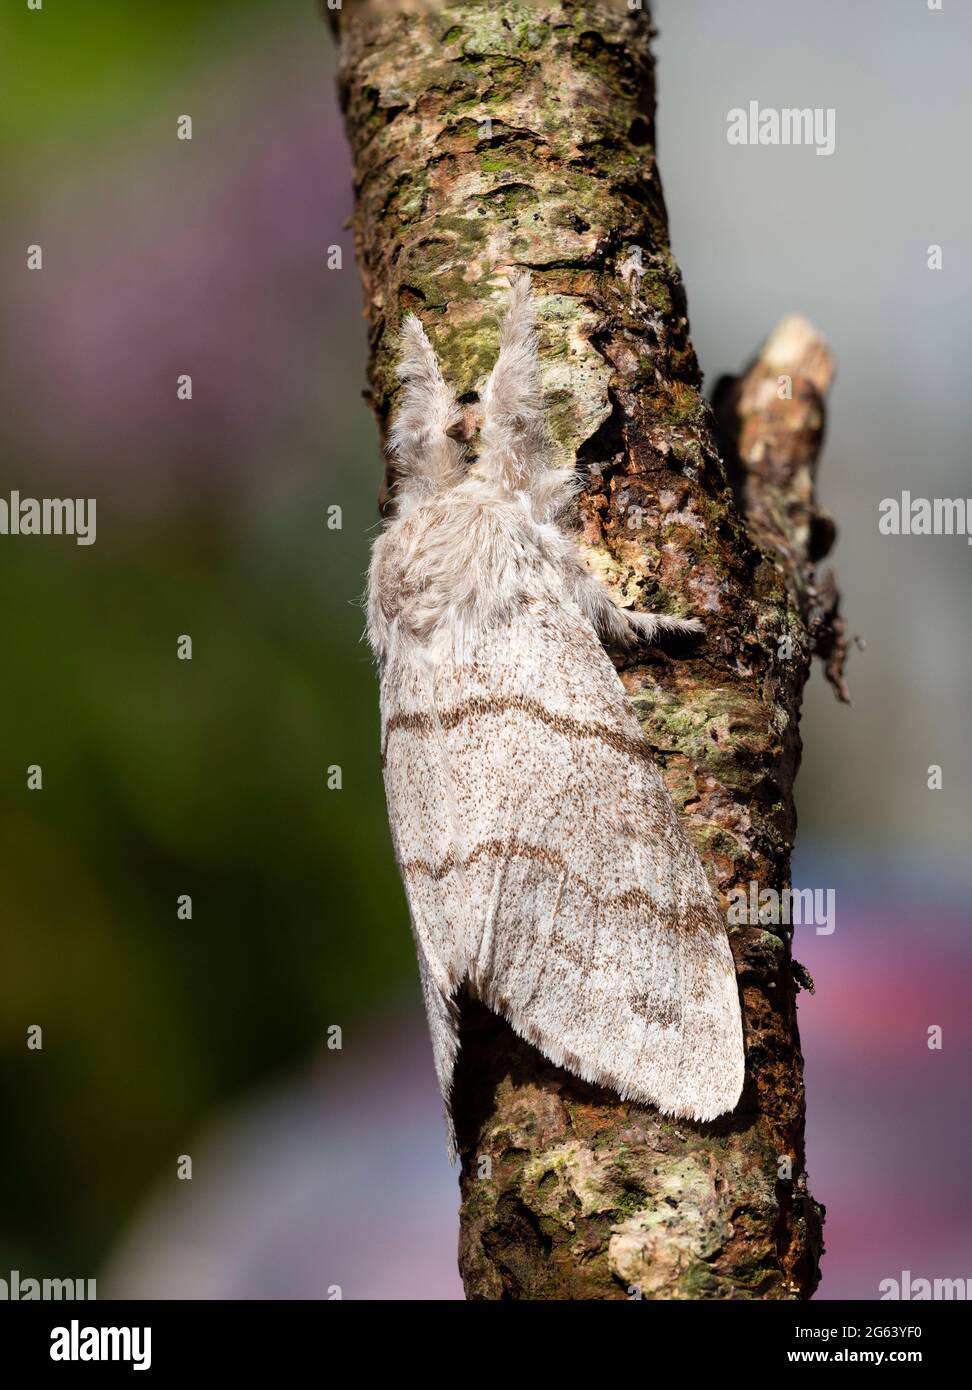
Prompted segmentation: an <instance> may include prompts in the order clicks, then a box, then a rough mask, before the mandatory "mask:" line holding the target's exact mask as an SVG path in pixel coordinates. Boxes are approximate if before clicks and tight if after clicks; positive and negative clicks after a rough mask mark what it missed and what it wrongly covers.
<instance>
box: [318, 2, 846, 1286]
mask: <svg viewBox="0 0 972 1390" xmlns="http://www.w3.org/2000/svg"><path fill="white" fill-rule="evenodd" d="M332 18H333V19H334V21H335V24H336V29H337V32H338V35H339V43H340V89H341V96H342V103H343V106H344V110H345V114H346V119H347V127H348V134H349V137H350V140H351V145H352V149H353V153H354V177H355V190H356V211H355V218H354V229H355V241H356V248H357V254H358V262H359V266H360V269H361V274H362V280H363V284H364V290H365V303H366V313H367V316H368V320H369V325H370V345H371V362H370V369H369V371H370V381H371V400H372V404H373V407H374V410H375V413H376V416H377V418H378V421H379V425H380V426H381V428H382V429H383V428H384V422H385V421H386V420H387V418H388V415H389V410H390V407H391V403H392V399H393V396H394V391H395V387H396V382H395V379H394V376H393V370H392V369H393V353H394V332H395V329H396V328H397V325H398V323H399V321H400V319H401V316H402V315H403V314H404V313H405V312H406V311H407V310H414V311H415V312H417V313H418V314H419V315H420V317H421V318H422V320H423V322H424V324H425V326H426V329H427V331H428V332H429V334H430V337H431V338H432V341H433V343H434V345H435V348H436V350H437V352H438V354H439V356H440V359H441V360H442V362H443V366H444V369H445V371H446V374H447V375H448V376H449V378H450V380H452V381H453V382H455V383H456V384H457V386H458V389H459V390H460V391H461V392H462V391H465V392H475V391H476V390H477V389H478V388H479V386H480V385H481V379H482V377H483V375H484V373H485V372H486V370H487V369H488V367H489V366H490V365H491V363H492V361H493V358H494V356H495V351H496V337H497V332H496V323H495V316H494V315H495V309H496V306H497V303H498V298H499V293H500V289H501V287H502V286H503V284H504V283H505V271H506V270H507V268H508V267H510V266H513V265H517V266H522V267H529V268H531V269H532V270H533V272H534V277H533V278H534V285H535V294H536V297H537V301H538V309H539V322H540V328H541V358H542V362H543V369H544V386H545V390H546V394H547V399H548V401H549V404H550V409H551V417H552V426H553V431H554V435H555V437H556V440H557V442H558V444H559V446H560V448H561V449H562V450H563V452H564V453H565V455H567V456H569V457H571V458H572V459H574V460H575V461H576V464H577V467H578V469H579V470H580V472H581V474H582V477H583V479H584V484H585V485H584V491H583V494H582V496H581V499H580V502H579V506H578V512H579V524H580V528H581V535H582V539H583V544H584V549H585V556H586V559H587V561H588V563H589V564H590V565H591V566H592V567H593V568H596V569H597V570H598V571H599V572H600V573H601V574H602V575H603V577H604V578H605V580H606V581H607V582H608V583H609V584H611V585H613V586H615V587H616V588H617V589H618V590H619V591H620V592H621V593H622V595H624V597H625V600H626V601H627V602H629V603H630V604H632V605H634V606H637V607H640V608H655V609H660V610H662V611H668V612H672V613H678V614H683V615H696V616H699V617H701V618H702V619H703V620H704V622H705V625H706V639H705V641H704V643H703V644H702V645H701V646H687V647H686V649H685V650H683V651H676V650H675V649H674V648H669V649H667V650H666V651H665V652H662V651H657V650H656V651H652V652H651V653H650V654H648V655H644V654H642V655H641V656H639V657H637V658H631V657H629V658H626V659H625V661H624V662H622V661H621V660H620V659H619V662H618V664H619V670H620V673H621V678H622V680H623V682H624V684H625V686H626V688H627V690H628V692H629V695H630V697H631V699H632V702H633V704H634V707H635V709H636V710H637V712H638V714H639V717H640V719H641V721H642V725H643V727H644V730H645V734H646V737H647V739H648V741H649V743H650V744H651V745H652V747H653V748H654V750H655V753H656V757H657V760H658V763H659V766H660V767H661V769H662V771H663V774H664V776H665V779H666V782H667V785H668V787H669V790H670V791H671V794H672V796H673V798H674V801H675V804H676V806H677V807H678V809H679V811H680V813H681V815H682V816H683V818H684V821H685V824H686V827H687V829H688V831H689V834H690V835H691V837H692V838H693V840H694V843H695V844H696V846H697V848H698V850H699V852H700V854H701V856H702V859H703V862H704V863H705V865H706V867H707V870H708V872H709V875H710V878H711V881H712V883H713V886H714V888H715V889H716V891H717V893H719V894H720V895H721V896H722V898H723V901H725V896H726V894H727V893H728V892H729V891H730V890H731V889H733V888H736V887H740V886H742V887H746V886H748V885H749V883H750V882H753V881H755V882H757V883H758V884H759V885H760V887H761V888H762V887H775V888H777V889H782V888H783V887H785V886H787V885H788V882H789V856H790V850H791V847H792V843H793V836H794V831H795V818H794V809H793V797H792V789H793V779H794V776H795V774H796V769H797V765H798V762H799V757H800V740H799V734H798V717H799V708H800V701H801V695H802V689H803V685H804V682H805V679H806V676H807V673H808V670H809V664H810V654H811V650H812V648H813V646H814V645H816V646H817V648H818V650H820V651H821V652H822V653H824V651H825V644H826V633H827V632H828V631H829V632H830V633H831V634H832V637H831V641H832V645H831V649H830V653H829V659H830V661H831V665H832V669H833V670H834V672H835V676H836V677H837V678H838V679H839V676H840V670H841V663H842V655H841V651H842V649H841V648H840V642H841V641H842V637H841V634H840V631H839V629H838V627H837V625H836V621H835V615H836V606H835V605H834V606H833V607H832V611H831V613H830V618H829V621H830V623H831V626H830V628H829V629H828V627H827V623H828V614H827V600H826V590H825V589H824V588H823V586H817V585H816V584H815V581H814V577H813V571H812V565H813V561H814V560H815V559H816V558H817V555H818V553H819V548H820V545H821V544H822V541H823V535H824V532H825V530H826V525H825V522H824V521H823V519H822V514H821V513H819V511H818V510H817V508H816V503H815V500H814V496H813V468H814V462H815V458H816V452H817V449H818V447H819V442H820V433H821V428H822V407H821V396H822V392H823V390H824V389H825V387H826V383H827V379H829V370H830V369H829V354H827V353H826V349H825V347H824V346H823V345H822V343H820V341H819V339H816V338H814V339H813V340H812V341H813V345H814V351H812V352H811V351H810V343H811V340H810V339H809V338H808V337H807V335H806V334H804V335H803V337H802V339H801V340H800V341H801V343H802V346H801V348H800V350H799V351H795V349H793V348H792V346H791V345H790V342H791V338H792V337H793V334H792V333H791V332H790V331H789V330H788V333H789V336H787V334H784V335H783V337H782V339H781V338H780V335H779V334H777V335H774V338H771V339H770V342H769V344H768V345H767V349H764V353H763V355H762V357H761V358H760V360H759V362H758V363H757V364H756V365H755V366H754V368H753V369H752V370H751V372H750V373H749V374H747V376H746V378H745V379H744V380H743V382H742V383H738V384H737V385H736V386H735V387H733V388H732V389H729V388H727V389H726V391H725V392H724V393H723V400H722V404H723V407H724V408H726V409H728V410H729V414H728V417H726V418H728V419H729V420H730V421H734V422H735V423H734V424H733V425H732V429H733V437H734V439H735V441H736V448H735V450H734V451H733V462H734V467H733V472H732V475H731V479H730V476H729V475H727V472H726V468H725V467H724V465H723V462H722V459H721V457H720V453H719V447H718V444H717V437H716V426H715V420H714V417H713V414H712V412H711V410H710V408H709V406H708V405H707V403H706V401H705V399H704V397H703V396H702V393H701V376H700V372H699V368H698V364H697V362H696V358H695V354H694V351H693V349H692V346H691V343H690V340H689V336H688V322H687V317H686V304H685V293H684V289H683V286H682V281H681V276H680V274H679V271H678V268H677V266H676V265H675V262H674V260H673V258H672V254H671V250H670V247H669V238H668V227H667V217H666V212H665V206H664V200H663V198H662V192H661V185H660V182H659V177H658V171H657V167H656V164H655V157H654V66H653V59H652V54H651V51H650V38H651V27H650V23H649V21H648V18H647V16H646V15H645V14H644V13H640V12H637V11H635V12H629V11H628V10H627V8H626V7H625V6H623V5H618V4H610V3H596V2H595V0H562V3H560V4H551V5H546V6H543V7H541V8H537V7H535V6H531V5H528V4H524V3H491V4H489V5H482V4H476V3H452V4H447V5H445V6H444V7H436V8H435V9H433V10H432V11H431V12H429V11H428V10H427V9H425V10H424V12H422V13H418V14H409V15H406V14H403V13H402V12H401V11H393V10H392V9H391V7H390V6H389V5H388V4H384V3H379V0H357V3H346V5H345V8H344V10H343V11H341V12H340V13H335V14H333V15H332ZM797 336H799V335H797ZM767 352H768V355H767ZM780 362H786V363H789V364H790V365H791V366H792V367H793V373H792V374H793V379H794V391H793V395H792V399H790V400H787V401H777V400H776V399H775V397H774V401H770V399H769V396H768V394H767V393H766V391H765V389H764V388H759V389H757V388H758V387H759V381H758V380H757V378H756V377H754V376H753V372H758V373H759V374H760V380H761V379H762V377H763V376H764V375H765V376H766V377H767V380H768V375H767V374H770V373H772V372H773V371H774V370H775V369H777V368H778V367H779V364H780ZM779 374H780V372H779V371H778V370H777V371H776V375H779ZM774 379H775V378H774ZM774 391H775V387H774ZM730 399H731V409H730V408H729V404H728V403H729V402H730ZM730 481H731V483H732V486H730ZM734 490H735V496H734ZM730 936H731V942H732V947H733V951H734V955H735V959H736V963H737V969H738V973H739V980H740V985H741V988H742V996H743V1004H744V1018H745V1023H746V1038H747V1051H748V1070H747V1084H746V1089H745V1091H744V1095H743V1099H742V1102H741V1104H740V1106H739V1108H738V1110H737V1111H736V1112H735V1113H734V1114H733V1115H731V1116H727V1117H724V1118H723V1119H721V1120H719V1121H717V1122H715V1123H713V1124H707V1125H695V1124H691V1123H688V1122H685V1121H671V1120H666V1119H663V1118H662V1117H661V1116H660V1115H659V1114H658V1113H657V1112H656V1111H654V1110H650V1109H644V1108H640V1107H638V1106H635V1105H632V1104H627V1103H623V1102H621V1101H620V1100H619V1099H618V1098H617V1096H616V1095H614V1094H613V1093H611V1092H607V1091H603V1090H599V1089H598V1088H595V1087H591V1086H588V1085H585V1084H584V1083H583V1082H580V1081H579V1080H577V1078H575V1077H573V1076H572V1075H570V1074H569V1073H568V1072H565V1071H563V1070H560V1069H558V1068H556V1067H553V1066H551V1065H550V1064H549V1063H548V1062H547V1061H546V1060H545V1059H544V1058H543V1057H541V1056H540V1055H539V1054H538V1053H537V1052H536V1051H535V1049H533V1048H532V1047H530V1046H529V1044H527V1043H525V1042H523V1041H522V1040H521V1039H519V1038H517V1037H516V1036H515V1035H514V1034H513V1033H512V1031H511V1030H510V1029H509V1027H507V1025H506V1024H504V1023H503V1022H501V1021H500V1020H499V1019H497V1018H495V1017H494V1016H493V1015H491V1014H488V1013H487V1012H486V1011H485V1010H483V1009H482V1008H481V1007H479V1006H477V1005H474V1004H473V1003H472V1002H471V1001H468V1000H467V1001H465V1003H464V1005H463V1015H462V1017H463V1048H462V1052H461V1054H460V1062H459V1068H458V1071H457V1075H456V1081H455V1115H456V1121H457V1129H458V1137H459V1147H460V1155H461V1159H462V1175H461V1189H462V1212H461V1236H460V1264H461V1268H462V1273H463V1278H464V1281H465V1285H466V1290H467V1294H468V1296H469V1297H470V1298H473V1299H496V1298H555V1299H574V1298H577V1299H602V1298H603V1299H617V1298H624V1297H628V1296H631V1291H632V1290H635V1291H637V1292H638V1293H639V1294H640V1295H641V1296H644V1297H660V1298H739V1297H743V1298H745V1297H750V1298H792V1297H807V1296H809V1294H810V1293H811V1292H812V1291H813V1289H814V1287H815V1285H816V1282H817V1277H818V1275H817V1261H818V1256H819V1253H820V1249H821V1237H820V1219H821V1214H822V1213H821V1209H820V1208H819V1207H818V1206H817V1204H816V1203H814V1201H813V1200H812V1198H811V1197H810V1196H809V1193H808V1191H807V1186H806V1174H805V1168H804V1153H803V1116H804V1099H803V1086H802V1059H801V1057H800V1051H799V1041H798V1035H797V1026H796V1004H795V996H796V984H795V981H794V968H793V963H792V959H791V954H790V933H789V929H788V928H786V927H782V926H778V927H767V926H762V925H759V924H753V925H748V926H736V927H733V928H732V929H731V932H730Z"/></svg>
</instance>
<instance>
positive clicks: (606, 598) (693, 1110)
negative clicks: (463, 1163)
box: [367, 271, 744, 1155]
mask: <svg viewBox="0 0 972 1390" xmlns="http://www.w3.org/2000/svg"><path fill="white" fill-rule="evenodd" d="M397 372H398V376H399V378H400V379H401V381H402V383H403V388H402V391H401V396H400V402H399V404H398V409H397V412H396V414H395V416H394V419H393V424H392V428H391V431H390V436H389V451H390V453H391V455H392V457H393V459H394V462H395V465H396V471H397V483H396V487H395V499H396V510H395V513H394V517H393V519H392V520H391V521H390V523H389V524H388V525H387V527H386V528H385V529H384V531H383V532H382V534H381V535H380V536H379V537H378V538H377V540H376V541H375V544H374V548H373V551H372V557H371V563H370V566H369V573H368V597H367V612H368V619H367V632H368V638H369V641H370V643H371V646H372V648H373V650H374V653H375V656H376V659H377V665H378V671H379V678H380V687H381V740H382V765H383V769H384V781H385V792H386V799H387V803H388V813H389V820H390V824H391V832H392V839H393V842H394V848H395V854H396V858H397V861H398V866H399V869H400V872H401V876H402V879H403V881H404V885H405V889H406V893H407V897H408V902H409V908H410V913H411V922H412V930H413V934H414V938H415V944H416V948H417V952H418V962H419V970H420V975H421V980H422V987H423V992H424V996H425V1004H426V1008H427V1012H428V1019H429V1026H430V1030H431V1034H432V1043H433V1050H434V1054H435V1066H436V1072H437V1075H438V1080H439V1085H440V1087H441V1090H442V1095H443V1099H444V1101H445V1105H446V1116H447V1127H448V1135H449V1145H450V1152H451V1153H452V1154H453V1155H454V1153H455V1139H454V1133H453V1128H452V1120H451V1112H450V1092H451V1086H452V1075H453V1068H454V1064H455V1058H456V1054H457V1049H458V1026H457V1025H458V1003H457V1000H458V996H459V992H460V990H461V989H462V988H463V987H465V988H466V989H468V990H469V991H470V992H471V993H472V994H473V995H474V996H478V998H479V999H481V1000H482V1001H483V1003H484V1004H486V1005H487V1006H488V1007H489V1008H490V1009H492V1010H493V1011H494V1012H496V1013H499V1014H501V1015H502V1016H503V1017H504V1018H505V1019H507V1020H508V1022H509V1023H510V1024H511V1025H512V1027H513V1028H514V1029H515V1030H516V1032H517V1033H519V1034H520V1035H521V1036H522V1037H524V1038H526V1039H528V1040H529V1041H530V1042H531V1043H533V1044H534V1045H535V1046H536V1047H537V1048H538V1049H539V1050H540V1052H542V1053H543V1054H544V1056H546V1057H548V1058H549V1059H550V1061H551V1062H553V1063H555V1064H556V1065H558V1066H563V1067H566V1068H567V1069H568V1070H570V1071H572V1072H574V1073H575V1074H576V1075H577V1076H580V1077H582V1078H584V1079H585V1080H586V1081H590V1082H596V1083H598V1084H600V1085H603V1086H607V1087H610V1088H612V1089H613V1090H614V1091H616V1092H617V1093H618V1094H619V1095H620V1096H621V1097H622V1098H623V1099H632V1100H635V1101H638V1102H641V1103H644V1104H650V1105H654V1106H657V1107H658V1109H659V1110H660V1111H662V1112H663V1113H664V1114H668V1115H676V1116H683V1117H687V1118H690V1119H694V1120H709V1119H712V1118H714V1117H715V1116H717V1115H720V1114H722V1113H724V1112H725V1111H729V1110H732V1109H734V1107H735V1105H736V1103H737V1101H738V1099H739V1095H740V1092H741V1089H742V1082H743V1068H744V1055H743V1036H742V1024H741V1018H740V1007H739V992H738V987H737V983H736V975H735V970H734V967H733V960H732V953H731V951H730V949H729V943H728V939H727V935H726V928H725V923H724V921H723V919H722V916H721V914H720V912H719V908H718V906H717V903H716V900H715V897H714V895H713V893H712V890H711V889H710V887H709V884H708V881H707V879H706V876H705V871H704V870H703V868H702V864H701V861H700V859H699V857H698V855H697V853H696V851H695V849H694V848H693V847H692V845H691V844H690V842H689V840H688V837H687V835H686V833H685V831H684V829H683V828H682V825H681V823H680V821H679V818H678V815H677V813H676V810H675V807H674V804H673V802H672V799H671V796H670V795H669V792H668V790H667V788H666V786H665V784H664V781H663V779H662V777H661V774H660V772H659V770H658V768H657V767H656V766H655V764H654V762H653V761H652V758H651V755H650V751H649V748H648V745H647V743H646V741H645V739H644V737H643V735H642V732H641V728H640V726H639V724H638V721H637V718H636V717H635V714H634V712H633V710H632V709H631V707H630V705H629V703H628V699H627V696H626V694H625V691H624V687H623V686H622V684H621V681H620V679H619V677H618V674H617V672H616V670H615V667H614V665H613V663H612V661H611V659H610V657H609V655H608V651H607V649H606V646H605V644H608V645H613V646H617V645H619V644H620V645H624V644H626V643H631V642H634V641H651V640H654V639H655V638H657V637H658V635H659V634H661V633H665V632H697V631H700V630H701V625H700V624H699V623H698V622H697V621H696V620H695V619H682V618H673V617H666V616H662V615H660V614H655V613H642V612H636V611H633V610H630V609H625V608H622V607H620V606H619V605H618V604H617V603H616V602H615V600H614V598H613V597H612V595H611V594H610V593H609V591H608V590H607V588H606V587H605V586H604V585H603V584H602V583H601V581H600V580H599V579H598V578H597V577H596V576H595V575H594V574H592V573H591V572H590V571H589V570H588V569H586V568H585V566H584V564H583V563H582V561H581V559H580V555H579V552H578V550H577V547H576V543H575V540H574V538H573V536H572V535H571V531H570V528H569V525H568V520H569V516H570V510H571V506H572V503H573V501H574V498H575V495H576V489H577V481H576V476H575V472H574V470H573V469H572V468H570V467H567V466H565V465H564V464H563V463H558V462H557V461H556V459H555V454H554V449H553V446H552V443H551V439H550V434H549V431H548V426H547V420H546V413H545V409H544V402H543V394H542V388H541V382H540V372H539V363H538V337H537V330H536V323H535V309H534V303H533V299H532V295H531V288H530V277H529V275H527V274H525V273H521V272H517V271H514V272H513V273H512V274H511V276H510V292H509V299H508V306H507V312H506V315H505V318H504V319H503V321H502V323H501V326H500V345H499V353H498V356H497V359H496V362H495V365H494V366H493V369H492V371H491V373H490V375H489V378H488V380H487V382H486V384H485V388H484V390H483V392H482V394H481V397H480V401H479V407H480V408H479V411H478V416H479V419H478V425H479V428H478V431H474V430H473V428H472V424H471V421H470V411H469V410H468V409H467V410H464V409H463V407H462V406H461V405H460V403H459V401H458V399H457V397H456V394H455V392H454V391H453V389H452V388H451V387H450V386H449V385H448V384H447V383H446V381H445V380H444V379H443V375H442V372H441V369H440V366H439V363H438V360H437V358H436V355H435V352H434V351H433V348H432V345H431V343H430V342H429V340H428V338H427V336H426V334H425V331H424V329H423V327H422V324H421V323H420V321H419V319H418V318H416V317H415V315H413V314H410V315H408V317H407V318H406V319H405V320H404V323H403V325H402V328H401V343H400V358H399V363H398V367H397ZM477 434H478V449H477V450H476V451H475V452H473V451H472V449H471V448H470V445H469V439H470V438H475V437H476V435H477Z"/></svg>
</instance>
